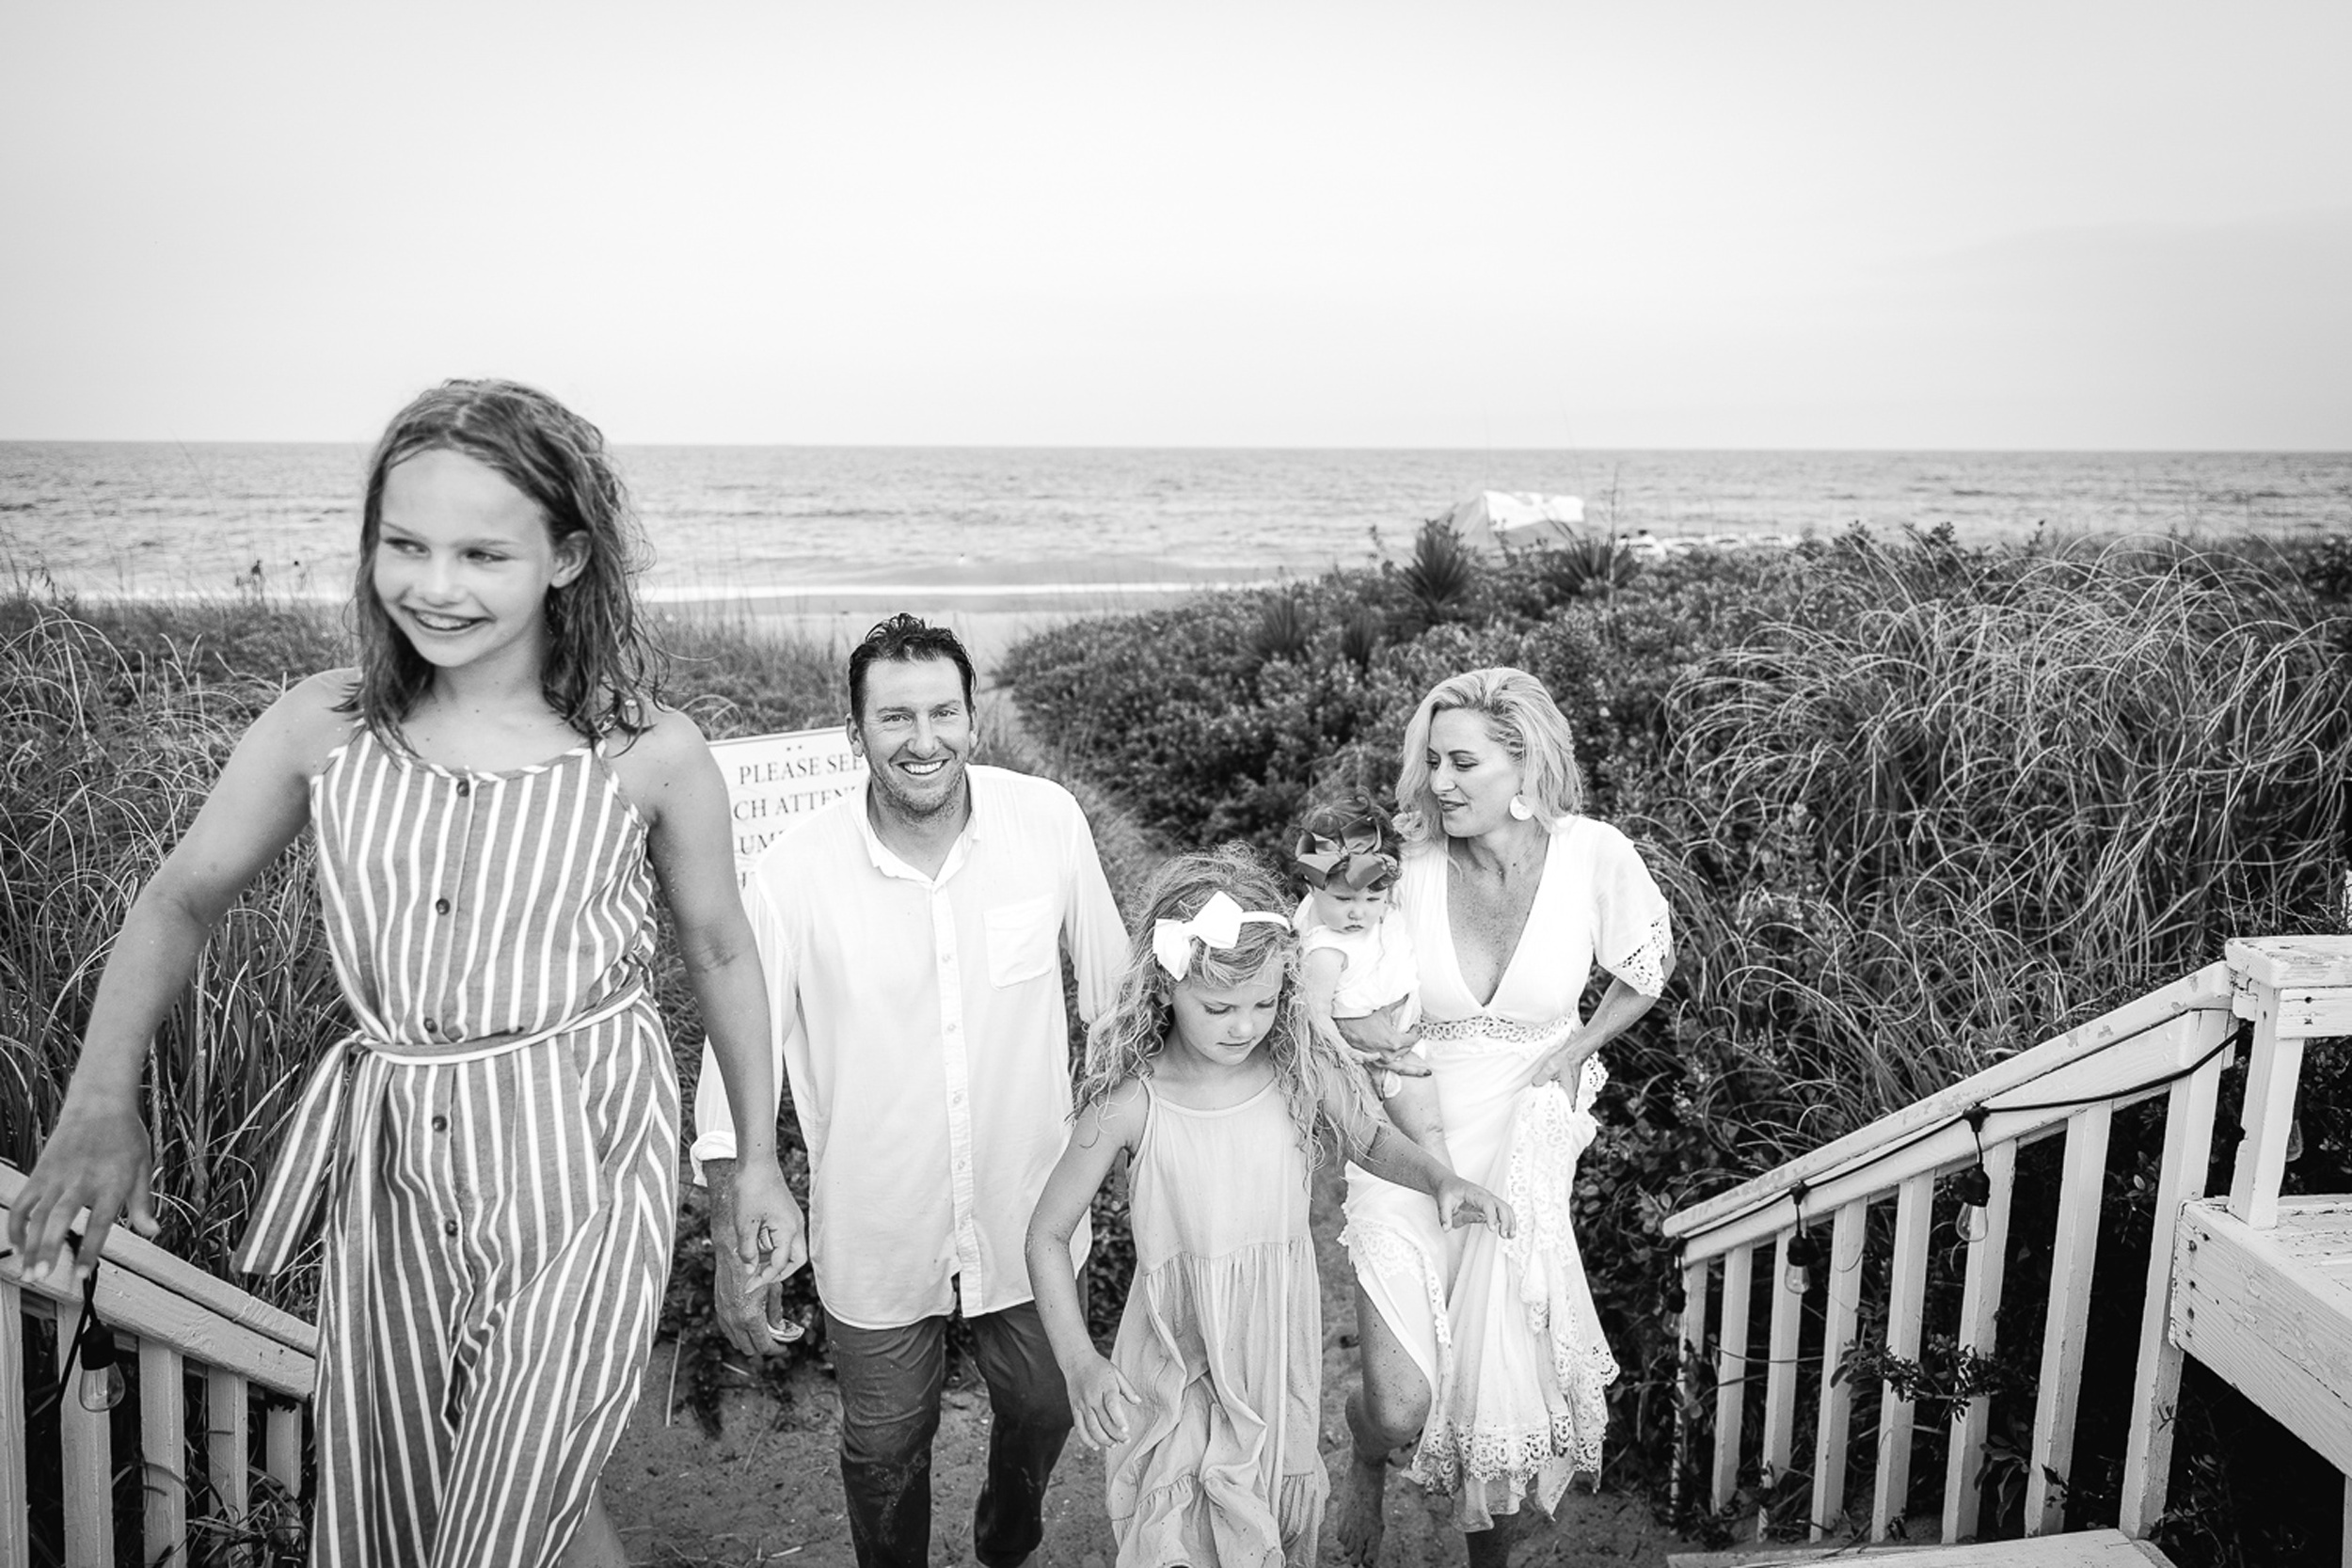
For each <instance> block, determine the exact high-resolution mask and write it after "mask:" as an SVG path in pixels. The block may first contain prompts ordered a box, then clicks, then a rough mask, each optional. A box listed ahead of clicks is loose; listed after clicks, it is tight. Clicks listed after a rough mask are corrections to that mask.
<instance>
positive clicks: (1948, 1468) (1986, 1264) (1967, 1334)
mask: <svg viewBox="0 0 2352 1568" xmlns="http://www.w3.org/2000/svg"><path fill="white" fill-rule="evenodd" d="M1984 1174H1985V1176H1986V1177H1987V1178H1988V1179H1989V1180H1990V1183H1991V1186H1992V1196H1991V1197H1990V1199H1989V1200H1988V1201H1987V1202H1986V1203H1985V1206H1984V1212H1983V1214H1982V1216H1981V1218H1980V1219H1979V1220H1978V1222H1977V1225H1978V1227H1979V1228H1977V1229H1975V1230H1973V1231H1971V1232H1970V1234H1969V1237H1968V1264H1967V1275H1966V1280H1965V1283H1964V1284H1963V1286H1962V1290H1961V1302H1960V1333H1959V1335H1958V1337H1957V1343H1958V1344H1959V1346H1960V1348H1962V1349H1963V1350H1972V1351H1974V1352H1976V1353H1977V1354H1979V1355H1991V1354H1993V1353H1994V1350H1995V1348H1996V1346H1995V1344H1994V1339H1995V1326H1996V1324H1997V1323H1998V1321H1999V1317H2000V1310H2001V1275H2002V1272H2003V1270H2004V1269H2005V1268H2006V1267H2007V1266H2008V1263H2009V1210H2010V1197H2011V1196H2013V1195H2014V1194H2015V1192H2016V1190H2017V1146H2016V1145H2015V1144H1992V1145H1989V1146H1987V1147H1986V1148H1985V1151H1984ZM1991 1418H1992V1398H1991V1396H1989V1395H1979V1396H1978V1397H1977V1398H1975V1399H1973V1400H1970V1401H1969V1402H1967V1403H1966V1404H1964V1405H1963V1406H1961V1408H1960V1410H1959V1411H1958V1412H1957V1413H1956V1414H1955V1415H1954V1416H1953V1418H1952V1442H1951V1449H1950V1452H1949V1455H1948V1457H1947V1459H1946V1461H1945V1465H1944V1539H1945V1540H1947V1541H1959V1540H1963V1539H1964V1538H1967V1537H1971V1536H1974V1535H1975V1534H1976V1533H1977V1513H1978V1503H1979V1497H1978V1490H1977V1470H1978V1467H1979V1465H1980V1464H1981V1463H1982V1461H1983V1457H1984V1439H1985V1430H1986V1426H1987V1424H1988V1423H1989V1421H1990V1420H1991Z"/></svg>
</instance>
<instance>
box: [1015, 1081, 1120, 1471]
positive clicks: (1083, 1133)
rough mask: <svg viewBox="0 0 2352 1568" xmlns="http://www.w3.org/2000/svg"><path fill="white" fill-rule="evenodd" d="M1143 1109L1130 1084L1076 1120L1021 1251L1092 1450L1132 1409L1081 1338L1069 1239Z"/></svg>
mask: <svg viewBox="0 0 2352 1568" xmlns="http://www.w3.org/2000/svg"><path fill="white" fill-rule="evenodd" d="M1148 1108H1149V1106H1148V1101H1147V1100H1146V1097H1145V1095H1144V1091H1143V1085H1140V1084H1135V1083H1130V1084H1126V1085H1121V1086H1120V1088H1118V1089H1116V1090H1114V1091H1113V1092H1112V1094H1111V1096H1110V1098H1109V1099H1107V1100H1105V1101H1104V1102H1103V1103H1102V1104H1100V1105H1093V1106H1089V1107H1088V1108H1087V1109H1086V1110H1083V1111H1081V1112H1079V1113H1078V1119H1077V1123H1076V1125H1074V1126H1073V1127H1072V1129H1071V1131H1070V1142H1069V1144H1068V1145H1067V1146H1066V1147H1065V1148H1063V1149H1062V1155H1061V1159H1060V1161H1059V1162H1057V1164H1055V1166H1054V1174H1053V1175H1051V1176H1049V1177H1047V1178H1046V1179H1045V1190H1044V1191H1043V1192H1041V1193H1040V1194H1039V1195H1038V1200H1037V1212H1035V1213H1033V1214H1031V1215H1030V1216H1029V1231H1028V1236H1027V1238H1026V1241H1025V1245H1024V1248H1023V1251H1024V1254H1025V1257H1026V1258H1027V1259H1028V1264H1029V1289H1030V1290H1031V1291H1033V1292H1035V1294H1036V1296H1037V1311H1038V1316H1039V1317H1040V1318H1041V1319H1042V1320H1043V1321H1044V1323H1045V1337H1046V1338H1047V1339H1049V1340H1050V1341H1052V1343H1053V1346H1054V1359H1055V1360H1056V1361H1057V1362H1059V1363H1060V1364H1061V1370H1062V1380H1063V1381H1064V1382H1065V1383H1067V1384H1068V1385H1069V1387H1070V1409H1071V1414H1072V1415H1073V1416H1074V1417H1075V1418H1077V1426H1078V1436H1079V1440H1080V1441H1081V1442H1083V1443H1085V1444H1086V1445H1087V1446H1088V1447H1089V1448H1093V1449H1101V1448H1107V1447H1109V1446H1110V1445H1111V1444H1113V1443H1116V1442H1119V1441H1120V1440H1121V1439H1123V1438H1124V1437H1125V1436H1126V1435H1127V1418H1126V1413H1125V1411H1124V1409H1123V1408H1122V1406H1124V1405H1132V1404H1136V1403H1139V1401H1138V1400H1137V1399H1136V1391H1135V1390H1134V1389H1133V1388H1131V1387H1129V1386H1127V1380H1126V1379H1125V1378H1123V1377H1121V1376H1120V1374H1119V1370H1118V1369H1117V1368H1115V1367H1113V1366H1112V1365H1111V1364H1110V1363H1109V1362H1108V1361H1107V1360H1105V1359H1104V1356H1103V1354H1102V1353H1101V1352H1100V1351H1097V1350H1096V1349H1095V1348H1094V1341H1093V1339H1092V1338H1090V1337H1089V1335H1088V1334H1087V1322H1086V1307H1085V1304H1084V1303H1083V1302H1081V1301H1080V1300H1079V1298H1078V1282H1077V1279H1076V1276H1075V1275H1073V1274H1072V1273H1071V1268H1070V1238H1071V1237H1073V1236H1074V1235H1075V1234H1077V1230H1078V1222H1079V1221H1080V1220H1082V1219H1084V1218H1085V1217H1086V1213H1087V1210H1088V1208H1089V1206H1090V1205H1091V1204H1092V1203H1093V1202H1094V1195H1095V1194H1096V1193H1098V1192H1101V1191H1102V1190H1103V1183H1104V1181H1105V1180H1108V1179H1109V1177H1110V1173H1111V1163H1112V1162H1113V1161H1115V1160H1117V1159H1118V1158H1119V1156H1120V1154H1121V1153H1132V1152H1133V1151H1134V1149H1135V1148H1136V1145H1137V1144H1138V1143H1139V1142H1140V1141H1141V1140H1142V1136H1143V1123H1144V1117H1145V1115H1146V1113H1147V1111H1148Z"/></svg>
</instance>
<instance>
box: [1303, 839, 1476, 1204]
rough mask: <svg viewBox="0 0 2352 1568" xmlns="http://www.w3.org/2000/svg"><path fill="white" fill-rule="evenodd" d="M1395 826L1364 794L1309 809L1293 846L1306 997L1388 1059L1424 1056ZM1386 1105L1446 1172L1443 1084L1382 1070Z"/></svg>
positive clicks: (1331, 1029) (1327, 1030) (1323, 1022)
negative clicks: (1399, 898)
mask: <svg viewBox="0 0 2352 1568" xmlns="http://www.w3.org/2000/svg"><path fill="white" fill-rule="evenodd" d="M1399 849H1400V844H1399V839H1398V836H1397V831H1396V824H1395V822H1394V820H1393V819H1392V818H1391V816H1389V814H1388V813H1387V812H1385V811H1383V810H1381V809H1380V807H1379V806H1378V805H1376V804H1375V803H1374V802H1373V800H1371V799H1370V798H1369V797H1366V796H1363V795H1350V796H1346V797H1343V799H1340V800H1333V801H1329V802H1327V803H1325V804H1322V805H1318V806H1313V807H1311V808H1309V810H1308V812H1307V814H1306V816H1304V817H1303V818H1302V819H1301V820H1300V822H1299V826H1298V833H1297V836H1296V838H1295V841H1294V845H1293V847H1292V850H1291V860H1292V863H1293V864H1295V866H1296V867H1297V868H1298V874H1299V876H1300V878H1301V879H1303V880H1304V881H1305V882H1306V884H1307V896H1306V898H1305V900H1304V901H1303V902H1302V903H1301V904H1300V905H1299V907H1298V912H1297V914H1296V916H1295V922H1296V925H1297V928H1298V934H1299V938H1300V948H1301V951H1302V954H1303V958H1302V960H1301V967H1302V970H1303V978H1304V985H1303V988H1302V989H1303V991H1304V996H1305V1001H1306V1005H1307V1011H1308V1014H1309V1016H1310V1018H1311V1020H1312V1021H1313V1022H1314V1026H1315V1027H1316V1029H1317V1030H1318V1031H1319V1032H1321V1033H1322V1034H1324V1035H1325V1036H1326V1037H1327V1038H1331V1039H1334V1040H1337V1039H1339V1038H1340V1031H1339V1029H1338V1026H1337V1021H1339V1020H1342V1019H1345V1020H1347V1021H1348V1029H1347V1036H1346V1037H1347V1039H1348V1040H1351V1041H1353V1042H1354V1044H1355V1045H1356V1046H1357V1047H1358V1048H1359V1049H1362V1050H1375V1051H1378V1052H1380V1053H1383V1054H1384V1055H1386V1056H1389V1057H1391V1058H1401V1057H1410V1058H1412V1059H1413V1060H1414V1061H1415V1062H1420V1061H1422V1047H1421V1044H1420V1042H1419V1038H1418V1037H1416V1036H1415V1035H1414V1033H1413V1030H1414V1027H1415V1026H1416V1025H1417V1024H1419V1022H1421V994H1420V971H1419V968H1418V963H1417V960H1416V958H1415V957H1414V953H1413V938H1412V932H1411V930H1410V928H1409V927H1408V926H1407V925H1406V919H1405V915H1404V912H1403V911H1401V910H1399V909H1398V908H1397V906H1396V899H1395V892H1396V881H1397V877H1398V876H1399V874H1400V872H1401V870H1402V864H1403V863H1402V862H1401V861H1400V860H1399V859H1398V854H1399ZM1373 1085H1374V1087H1375V1088H1376V1089H1378V1090H1379V1093H1380V1103H1381V1108H1382V1109H1383V1110H1385V1111H1386V1112H1387V1113H1388V1115H1389V1119H1390V1120H1391V1121H1393V1122H1395V1123H1396V1127H1397V1131H1399V1132H1403V1133H1404V1134H1405V1135H1406V1137H1407V1138H1410V1139H1411V1140H1412V1141H1413V1142H1414V1143H1415V1144H1417V1145H1419V1146H1420V1147H1421V1148H1422V1150H1423V1151H1424V1152H1425V1153H1427V1154H1428V1155H1429V1157H1430V1158H1431V1159H1433V1160H1435V1161H1437V1162H1438V1164H1440V1165H1442V1166H1444V1167H1445V1168H1446V1169H1448V1170H1452V1169H1453V1168H1454V1162H1453V1161H1452V1160H1451V1159H1450V1158H1449V1157H1448V1156H1447V1153H1446V1143H1445V1127H1444V1124H1443V1122H1442V1121H1441V1119H1440V1118H1439V1117H1438V1087H1437V1084H1436V1081H1435V1080H1434V1079H1432V1078H1430V1077H1428V1076H1427V1075H1426V1073H1425V1072H1424V1073H1421V1074H1414V1073H1411V1072H1400V1071H1398V1070H1396V1069H1394V1068H1392V1067H1384V1068H1375V1070H1374V1072H1373Z"/></svg>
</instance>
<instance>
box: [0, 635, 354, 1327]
mask: <svg viewBox="0 0 2352 1568" xmlns="http://www.w3.org/2000/svg"><path fill="white" fill-rule="evenodd" d="M350 685H351V673H350V672H349V671H330V672H328V673H325V674H320V675H313V676H311V677H310V679H309V680H307V681H304V682H303V683H302V684H301V685H299V686H297V687H295V688H294V689H292V690H290V691H288V692H287V693H286V694H285V695H284V696H282V697H280V698H278V701H277V702H275V703H273V704H272V705H270V707H269V709H268V711H266V712H264V713H263V714H262V716H261V718H259V719H257V720H255V721H253V726H252V728H250V729H248V730H246V733H245V736H244V737H243V738H242V739H240V740H239V741H238V742H237V746H236V750H235V751H233V752H230V756H229V762H228V764H227V766H226V767H224V768H222V769H221V772H220V777H219V778H218V779H217V780H215V782H214V784H213V789H212V793H211V794H210V795H208V796H207V797H205V800H204V805H203V808H202V809H201V810H199V812H198V813H197V815H196V820H195V821H194V822H192V823H190V824H189V826H188V831H187V833H186V835H185V836H184V837H183V838H182V839H181V840H180V842H179V844H178V845H176V846H175V847H173V848H172V851H171V853H170V854H169V855H168V856H167V857H165V860H164V863H163V864H162V865H161V866H160V867H158V868H157V870H156V872H155V875H154V876H153V877H152V878H151V879H149V880H148V883H147V885H146V886H145V887H144V888H142V889H140V890H139V895H138V897H137V899H136V900H135V901H134V902H133V904H132V905H131V912H130V914H129V915H128V916H126V917H125V918H124V920H123V923H122V931H121V934H120V935H119V936H118V937H117V938H116V939H115V944H114V949H113V951H112V952H111V953H109V954H108V955H107V957H106V968H105V973H104V974H103V975H101V976H100V978H99V982H98V995H97V997H96V999H95V1000H94V1001H93V1002H92V1004H91V1006H90V1017H89V1025H88V1027H87V1029H85V1030H84V1031H83V1036H82V1053H81V1056H80V1058H79V1060H77V1061H76V1062H75V1063H74V1068H73V1079H72V1084H71V1085H69V1086H68V1087H67V1089H66V1096H65V1103H64V1104H63V1105H62V1106H60V1107H59V1108H58V1112H57V1124H56V1127H55V1128H53V1129H51V1131H50V1134H49V1139H48V1142H47V1143H46V1144H44V1145H43V1146H42V1148H41V1152H40V1160H39V1161H38V1162H37V1163H36V1164H34V1166H33V1174H32V1176H31V1177H30V1178H29V1179H27V1180H26V1181H25V1183H24V1191H23V1192H22V1193H21V1194H20V1195H19V1196H18V1199H17V1202H16V1205H15V1207H14V1208H13V1209H12V1210H11V1211H10V1212H9V1214H8V1241H9V1243H10V1244H11V1245H13V1246H14V1247H16V1248H17V1249H18V1251H19V1252H20V1253H21V1254H22V1266H23V1267H24V1271H25V1272H26V1273H27V1274H28V1275H44V1276H45V1277H46V1278H47V1279H48V1280H49V1281H50V1282H52V1283H57V1282H60V1281H61V1279H62V1274H61V1272H60V1271H61V1270H62V1267H63V1265H64V1264H65V1263H66V1262H67V1261H68V1257H69V1254H68V1248H67V1245H66V1232H67V1230H68V1229H69V1228H70V1227H72V1224H73V1220H74V1216H75V1215H76V1214H78V1213H79V1212H81V1211H82V1209H84V1208H85V1207H87V1209H88V1210H89V1225H88V1227H87V1229H86V1230H85V1231H84V1233H83V1237H82V1244H81V1248H80V1250H79V1252H78V1253H73V1254H72V1255H71V1261H72V1264H73V1266H74V1268H75V1269H76V1270H77V1271H78V1270H81V1269H86V1268H87V1267H88V1266H89V1264H91V1263H92V1262H94V1261H96V1259H97V1258H98V1254H99V1249H100V1248H101V1247H102V1246H103V1245H104V1243H105V1240H106V1232H107V1231H108V1230H109V1229H111V1228H112V1227H113V1226H114V1223H115V1220H116V1218H117V1216H118V1215H119V1214H121V1213H122V1212H124V1209H125V1207H126V1205H127V1206H128V1209H129V1212H130V1218H131V1223H132V1225H133V1227H135V1228H136V1229H138V1230H140V1231H142V1232H144V1233H146V1234H149V1235H152V1234H153V1233H154V1229H155V1217H154V1212H153V1210H152V1209H151V1207H150V1204H149V1196H148V1187H149V1182H150V1180H151V1177H152V1176H153V1169H154V1167H153V1155H152V1151H151V1149H150V1148H149V1147H148V1141H147V1129H146V1127H145V1125H144V1124H143V1123H142V1122H141V1120H140V1117H139V1075H140V1072H141V1069H143V1068H144V1067H145V1065H146V1061H147V1048H148V1042H149V1041H150V1040H151V1039H152V1038H153V1037H154V1034H155V1031H156V1029H157V1028H158V1027H159V1026H161V1024H162V1022H163V1021H164V1017H165V1015H166V1014H167V1013H168V1012H169V1011H170V1009H171V1006H172V1004H173V1002H174V1001H175V1000H176V999H177V998H178V997H179V994H180V992H181V990H183V988H184V987H185V986H186V985H187V982H188V976H189V975H190V974H192V973H194V971H195V968H196V960H197V956H198V955H199V953H200V952H201V951H202V950H203V947H204V942H205V940H206V939H207V938H208V937H210V936H211V935H212V931H213V927H215V926H217V925H218V924H219V923H220V919H221V916H222V915H224V914H226V913H227V912H228V911H229V907H230V904H232V903H234V902H235V901H236V898H237V895H239V894H241V893H243V892H244V891H245V890H246V886H247V885H248V884H249V883H251V882H252V880H253V879H254V878H256V877H258V876H259V875H261V873H262V868H263V867H265V866H267V865H268V864H269V863H271V862H272V861H274V860H276V859H277V858H278V856H279V855H280V854H282V853H283V852H284V851H285V848H286V847H287V846H288V845H290V844H292V843H293V842H294V839H295V837H296V836H297V835H298V834H300V833H301V832H302V829H303V826H304V824H306V823H307V822H309V821H310V775H311V774H312V773H313V772H314V771H316V770H317V768H319V767H320V766H321V765H322V764H323V763H324V762H325V760H326V755H327V753H328V752H331V751H332V750H333V749H334V747H335V746H336V745H337V744H339V743H340V741H341V740H342V738H343V737H345V736H347V735H348V734H349V732H350V728H351V725H350V721H349V720H348V719H347V718H346V717H344V716H343V715H341V714H338V713H336V712H335V711H334V706H335V705H336V704H337V703H339V702H341V701H342V698H343V695H344V693H345V692H346V691H348V690H349V689H350Z"/></svg>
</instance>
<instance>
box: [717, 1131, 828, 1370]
mask: <svg viewBox="0 0 2352 1568" xmlns="http://www.w3.org/2000/svg"><path fill="white" fill-rule="evenodd" d="M703 1173H704V1175H706V1176H707V1177H708V1178H709V1179H710V1257H711V1264H712V1275H713V1278H712V1281H711V1298H712V1299H711V1303H710V1311H711V1316H713V1317H715V1318H717V1319H718V1320H719V1326H720V1328H722V1329H723V1330H724V1331H725V1333H726V1337H727V1343H729V1344H731V1345H733V1346H734V1347H735V1348H736V1349H737V1350H739V1351H741V1352H742V1353H743V1354H745V1355H758V1356H765V1355H773V1354H777V1353H778V1352H780V1351H782V1350H783V1349H784V1348H785V1347H786V1346H787V1345H788V1344H790V1343H791V1342H792V1341H793V1340H795V1339H797V1338H800V1335H799V1333H798V1332H793V1333H789V1334H786V1335H784V1336H783V1337H782V1338H779V1337H778V1336H777V1334H776V1333H775V1331H774V1329H773V1328H772V1327H771V1325H772V1324H774V1323H779V1322H780V1321H781V1318H782V1311H783V1297H784V1281H785V1279H786V1278H787V1276H789V1275H791V1274H792V1272H793V1271H794V1270H796V1269H798V1268H799V1267H800V1266H801V1265H802V1264H803V1263H805V1262H806V1261H808V1232H807V1227H806V1226H805V1225H804V1224H803V1220H802V1218H801V1208H800V1205H799V1204H797V1203H795V1202H793V1201H792V1194H791V1191H790V1190H789V1189H788V1188H787V1187H786V1186H785V1184H784V1174H783V1172H781V1171H779V1170H778V1169H777V1168H776V1163H775V1161H774V1160H772V1159H769V1160H760V1161H754V1162H752V1163H750V1164H739V1163H738V1162H737V1161H734V1160H707V1161H705V1162H704V1163H703ZM763 1230H764V1232H765V1233H764V1234H763Z"/></svg>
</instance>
